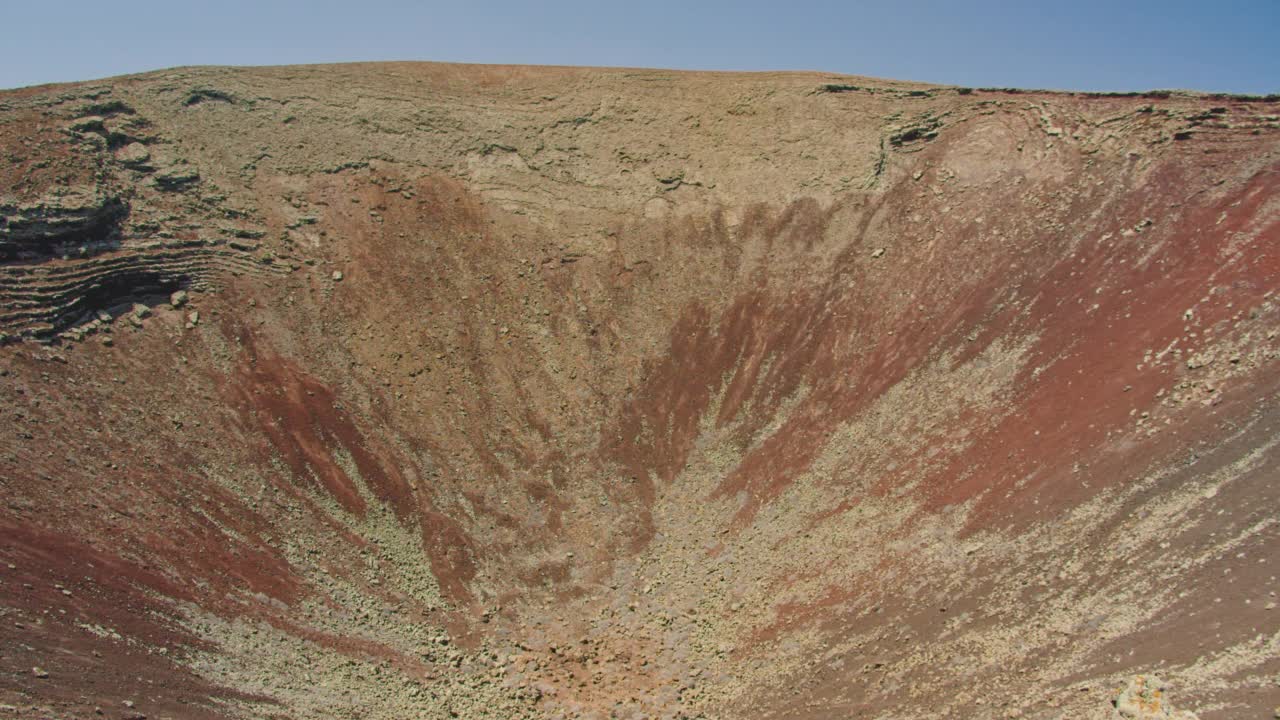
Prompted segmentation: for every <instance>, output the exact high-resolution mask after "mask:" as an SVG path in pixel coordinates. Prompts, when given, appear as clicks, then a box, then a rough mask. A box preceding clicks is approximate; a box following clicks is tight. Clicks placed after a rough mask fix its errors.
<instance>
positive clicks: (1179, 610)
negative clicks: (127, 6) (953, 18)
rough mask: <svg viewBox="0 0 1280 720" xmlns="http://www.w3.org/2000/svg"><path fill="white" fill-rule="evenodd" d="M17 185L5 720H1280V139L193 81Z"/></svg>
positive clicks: (1263, 131) (80, 101) (39, 130)
mask: <svg viewBox="0 0 1280 720" xmlns="http://www.w3.org/2000/svg"><path fill="white" fill-rule="evenodd" d="M0 152H2V153H3V157H4V164H3V165H0V168H3V169H2V170H0V332H3V333H4V334H3V336H2V337H0V340H3V341H4V343H3V345H2V346H0V397H3V405H2V406H0V412H3V417H4V420H3V423H0V429H2V430H3V432H2V433H0V498H2V499H3V503H0V717H7V716H14V717H24V718H83V717H93V716H98V714H101V715H102V716H105V717H115V718H123V717H143V716H145V717H148V718H210V719H212V718H299V719H302V718H387V719H393V718H395V719H398V718H406V717H415V718H419V717H420V718H450V717H459V718H482V717H489V718H517V717H524V718H561V717H583V718H642V717H651V718H681V717H683V718H698V717H702V718H729V719H732V718H744V719H745V718H797V719H798V718H922V717H955V718H1017V717H1023V718H1064V719H1065V718H1110V717H1120V716H1121V715H1119V714H1118V713H1119V712H1120V711H1121V710H1125V708H1128V707H1130V706H1131V705H1134V702H1137V701H1134V702H1129V700H1122V702H1120V704H1119V707H1118V708H1117V707H1113V701H1114V700H1116V698H1117V694H1118V692H1119V691H1120V689H1121V688H1123V687H1125V685H1126V683H1127V682H1129V678H1130V677H1131V676H1132V675H1134V674H1145V675H1153V674H1154V675H1158V676H1159V677H1161V678H1162V679H1163V680H1164V681H1165V682H1166V683H1167V684H1168V685H1167V687H1168V689H1167V692H1168V694H1169V696H1170V697H1172V698H1173V700H1174V703H1175V704H1176V705H1177V706H1178V707H1180V708H1185V709H1189V710H1193V711H1195V712H1196V713H1197V714H1198V716H1199V717H1200V718H1202V719H1203V720H1216V719H1225V718H1252V717H1270V716H1271V714H1272V713H1273V709H1274V708H1276V706H1280V609H1277V602H1280V599H1278V598H1277V597H1276V593H1277V590H1278V589H1280V586H1278V584H1277V581H1276V574H1277V572H1278V570H1280V569H1278V568H1277V565H1280V552H1278V549H1280V543H1278V540H1280V516H1277V513H1276V508H1277V507H1280V406H1277V399H1280V337H1278V334H1280V297H1277V294H1276V291H1277V289H1278V288H1280V102H1277V101H1276V100H1275V99H1273V98H1272V99H1267V98H1242V97H1231V96H1205V95H1191V94H1185V93H1148V94H1144V95H1133V96H1100V95H1083V94H1066V93H1048V92H1031V91H1013V90H967V89H958V88H946V87H934V86H926V85H919V84H909V83H895V82H889V81H881V80H871V79H866V78H851V77H842V76H830V75H821V74H814V73H761V74H712V73H677V72H668V71H658V70H596V69H570V68H526V67H488V66H459V65H438V64H420V63H405V64H376V65H342V66H323V67H287V68H270V69H225V68H188V69H176V70H168V71H163V72H157V73H150V74H146V75H140V76H133V77H125V78H117V79H113V80H107V81H99V82H93V83H85V84H78V85H62V86H47V87H39V88H29V89H24V90H17V91H9V92H5V93H0ZM179 291H180V294H177V295H174V293H175V292H179ZM1144 682H1145V681H1144ZM1133 687H1136V688H1137V689H1136V690H1133V692H1134V693H1139V691H1141V692H1148V691H1147V690H1144V689H1143V688H1147V687H1148V686H1147V685H1141V684H1140V685H1138V686H1133ZM1150 687H1155V686H1154V685H1151V686H1150ZM1131 689H1132V688H1131ZM1139 696H1140V697H1142V698H1146V697H1148V695H1140V693H1139V694H1134V695H1132V697H1139ZM1127 697H1129V695H1126V698H1127ZM1138 704H1141V703H1138ZM1134 706H1136V705H1134ZM1125 712H1126V713H1129V712H1130V711H1129V710H1125ZM1125 716H1126V717H1130V716H1133V715H1132V713H1130V714H1128V715H1125ZM1157 716H1159V717H1164V716H1165V715H1157V714H1151V715H1148V717H1157Z"/></svg>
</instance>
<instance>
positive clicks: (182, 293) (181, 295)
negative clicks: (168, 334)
mask: <svg viewBox="0 0 1280 720" xmlns="http://www.w3.org/2000/svg"><path fill="white" fill-rule="evenodd" d="M169 304H170V305H172V306H173V309H174V310H177V309H178V308H180V307H182V306H183V305H186V304H187V291H186V290H179V291H177V292H175V293H174V294H172V295H170V296H169Z"/></svg>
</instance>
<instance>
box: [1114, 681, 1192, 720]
mask: <svg viewBox="0 0 1280 720" xmlns="http://www.w3.org/2000/svg"><path fill="white" fill-rule="evenodd" d="M1166 687H1167V686H1166V684H1165V682H1164V681H1163V680H1161V679H1160V678H1158V677H1156V676H1155V675H1134V676H1133V677H1132V678H1130V679H1129V684H1128V685H1127V686H1125V688H1124V689H1123V690H1121V691H1120V694H1119V695H1118V696H1117V697H1116V699H1115V707H1116V712H1115V716H1116V717H1118V718H1125V720H1198V718H1197V716H1196V714H1195V713H1193V712H1190V711H1188V710H1174V709H1173V705H1172V704H1171V703H1170V702H1169V701H1168V699H1167V698H1166V697H1165V688H1166Z"/></svg>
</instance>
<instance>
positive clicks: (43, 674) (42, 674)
mask: <svg viewBox="0 0 1280 720" xmlns="http://www.w3.org/2000/svg"><path fill="white" fill-rule="evenodd" d="M31 674H32V675H35V676H36V677H38V678H47V677H49V671H48V670H45V669H44V668H42V667H40V666H39V665H37V666H36V667H33V668H31Z"/></svg>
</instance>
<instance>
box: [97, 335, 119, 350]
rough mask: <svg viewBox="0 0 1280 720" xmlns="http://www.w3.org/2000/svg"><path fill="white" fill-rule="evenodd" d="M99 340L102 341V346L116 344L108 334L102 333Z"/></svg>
mask: <svg viewBox="0 0 1280 720" xmlns="http://www.w3.org/2000/svg"><path fill="white" fill-rule="evenodd" d="M100 342H101V343H102V346H103V347H111V346H112V345H115V344H116V341H115V340H112V339H111V336H110V335H103V336H102V340H100Z"/></svg>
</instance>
